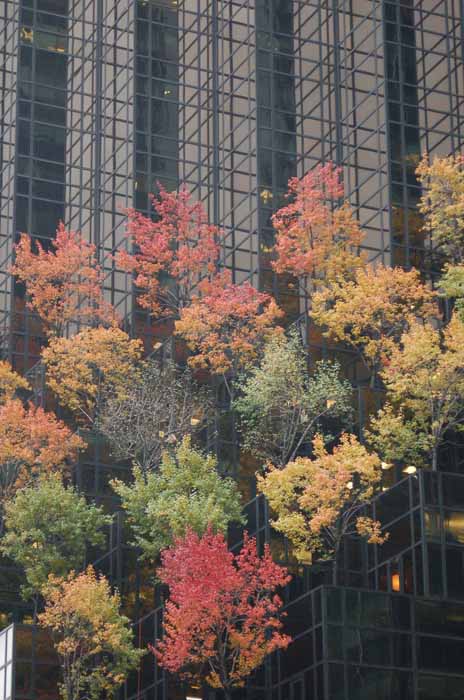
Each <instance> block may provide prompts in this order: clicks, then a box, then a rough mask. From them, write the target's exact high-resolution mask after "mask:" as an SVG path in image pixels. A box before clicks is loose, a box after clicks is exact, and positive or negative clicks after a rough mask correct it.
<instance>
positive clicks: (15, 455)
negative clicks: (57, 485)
mask: <svg viewBox="0 0 464 700" xmlns="http://www.w3.org/2000/svg"><path fill="white" fill-rule="evenodd" d="M84 447H85V443H84V441H83V440H82V439H81V438H80V437H79V436H78V435H76V434H74V433H73V432H72V431H71V430H70V429H69V428H68V427H66V426H65V425H64V423H62V421H60V420H58V419H57V418H56V417H55V415H54V414H53V413H48V412H46V411H44V410H43V408H40V407H39V408H36V407H35V406H33V405H32V404H30V405H29V406H28V407H26V408H25V407H24V406H23V404H22V403H21V402H20V401H19V400H18V399H10V400H9V401H7V402H6V403H5V404H4V405H3V406H0V509H3V508H4V506H5V503H6V501H8V500H9V499H11V498H12V497H13V496H14V494H15V493H16V491H17V490H18V489H20V488H22V487H24V486H28V485H29V484H30V483H32V482H33V481H35V480H37V479H38V478H39V477H40V476H42V475H44V474H48V473H52V472H58V473H63V472H65V473H66V471H67V470H68V469H69V466H70V464H71V463H72V462H73V461H74V460H75V459H76V457H77V454H78V452H79V450H82V449H84Z"/></svg>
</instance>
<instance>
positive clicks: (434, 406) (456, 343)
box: [382, 316, 464, 469]
mask: <svg viewBox="0 0 464 700" xmlns="http://www.w3.org/2000/svg"><path fill="white" fill-rule="evenodd" d="M382 377H383V381H384V383H385V386H386V388H387V397H388V400H389V401H390V402H391V403H392V404H393V405H394V406H395V407H398V408H400V409H402V410H404V411H406V412H407V413H408V414H409V415H410V416H412V417H413V418H415V420H416V421H420V422H421V423H422V425H423V426H425V428H422V433H424V432H425V433H426V435H427V436H428V440H429V446H430V447H429V454H430V457H431V461H432V467H433V469H437V465H438V450H439V447H440V445H441V444H442V443H443V440H444V438H445V435H446V434H447V433H448V432H449V431H451V430H463V429H464V403H463V402H464V324H463V323H462V321H460V320H459V318H458V317H456V316H455V317H453V318H452V319H451V321H450V323H449V324H448V326H446V327H445V328H444V329H443V330H441V329H436V328H434V327H433V326H431V325H421V324H418V323H416V324H413V325H412V327H411V328H410V330H409V331H408V332H407V333H405V334H404V335H403V336H402V338H401V346H399V347H396V348H394V350H393V352H392V353H391V355H390V359H389V362H388V364H387V365H386V366H385V369H384V370H383V372H382Z"/></svg>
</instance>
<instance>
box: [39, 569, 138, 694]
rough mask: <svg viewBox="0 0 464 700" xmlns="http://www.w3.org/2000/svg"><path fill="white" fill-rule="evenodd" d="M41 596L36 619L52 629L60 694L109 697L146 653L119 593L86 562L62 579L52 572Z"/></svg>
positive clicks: (42, 625) (43, 625) (48, 628)
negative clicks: (137, 642)
mask: <svg viewBox="0 0 464 700" xmlns="http://www.w3.org/2000/svg"><path fill="white" fill-rule="evenodd" d="M43 595H44V599H45V610H44V612H43V613H41V614H40V615H39V624H40V626H41V627H43V628H45V629H46V630H48V631H49V632H50V634H51V636H52V638H53V640H54V645H55V649H56V651H57V654H58V657H59V659H60V665H61V672H62V683H61V686H60V693H61V697H62V699H63V700H84V698H85V699H86V700H97V698H100V697H102V694H104V696H105V697H107V698H111V697H112V696H113V695H114V692H115V690H117V688H119V687H120V686H121V685H122V683H123V682H124V681H125V679H126V677H127V675H128V673H129V672H130V671H132V670H134V669H135V668H137V666H138V663H139V659H140V657H141V656H142V655H143V653H144V652H143V651H141V650H138V649H135V648H134V646H133V639H132V637H133V635H132V632H131V629H130V627H129V620H128V618H127V617H125V616H124V615H121V613H120V612H119V610H120V607H121V600H120V597H119V594H118V593H112V592H111V588H110V585H109V583H108V581H107V579H106V578H105V577H104V576H97V575H96V574H95V571H94V570H93V569H92V567H88V569H87V570H86V571H84V572H82V573H80V574H78V575H76V574H75V573H74V572H72V573H71V574H70V575H69V576H68V577H67V578H64V579H63V578H55V577H53V576H51V577H50V578H49V583H48V585H47V586H46V587H45V589H44V590H43Z"/></svg>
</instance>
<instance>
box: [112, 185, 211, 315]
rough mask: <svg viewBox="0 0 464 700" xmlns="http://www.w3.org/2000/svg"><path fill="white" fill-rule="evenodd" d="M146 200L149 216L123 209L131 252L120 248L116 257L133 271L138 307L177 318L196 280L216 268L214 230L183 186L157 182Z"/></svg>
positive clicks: (200, 205)
mask: <svg viewBox="0 0 464 700" xmlns="http://www.w3.org/2000/svg"><path fill="white" fill-rule="evenodd" d="M152 204H153V209H154V211H155V218H154V220H153V219H151V218H148V217H146V216H144V215H143V214H140V213H139V212H137V211H135V210H134V209H129V210H128V231H127V238H128V240H129V242H130V244H131V245H132V246H134V247H135V252H126V251H120V252H118V253H117V255H116V260H117V263H118V264H119V266H120V267H121V268H122V269H123V270H126V271H127V272H131V273H133V274H134V275H135V284H136V286H137V287H138V288H139V289H140V294H139V295H138V297H137V299H138V302H139V304H140V305H141V306H143V307H144V308H146V309H149V310H150V312H151V313H152V314H154V315H155V316H165V317H166V316H168V317H174V318H177V316H178V313H179V310H180V309H181V308H182V307H183V306H184V305H185V304H187V303H189V302H190V300H191V297H192V291H193V289H194V288H195V286H196V284H197V283H198V280H199V279H200V278H201V277H203V276H205V275H211V274H213V273H214V272H215V271H216V266H217V263H218V260H219V245H218V238H219V236H220V231H219V230H218V229H217V228H216V227H215V226H211V225H210V224H208V220H207V215H206V212H205V211H204V209H203V206H202V204H201V202H193V203H192V201H191V194H190V192H188V190H187V189H185V188H183V189H181V190H180V191H179V192H167V191H166V190H165V189H164V188H163V187H162V186H159V196H158V198H155V197H152Z"/></svg>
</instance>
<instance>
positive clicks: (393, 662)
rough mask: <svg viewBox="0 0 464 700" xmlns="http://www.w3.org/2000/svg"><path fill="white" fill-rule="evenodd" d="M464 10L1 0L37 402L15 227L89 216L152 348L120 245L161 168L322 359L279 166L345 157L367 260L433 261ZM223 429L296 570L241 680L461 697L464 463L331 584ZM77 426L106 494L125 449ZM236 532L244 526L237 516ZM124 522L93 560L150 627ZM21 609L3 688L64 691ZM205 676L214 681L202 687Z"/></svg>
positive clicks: (5, 350)
mask: <svg viewBox="0 0 464 700" xmlns="http://www.w3.org/2000/svg"><path fill="white" fill-rule="evenodd" d="M462 14H463V9H462V2H461V1H460V0H390V1H387V0H326V1H324V2H321V1H320V0H229V1H228V2H219V0H120V1H118V2H114V0H111V1H110V0H3V2H2V3H1V4H0V122H1V123H0V127H1V129H0V131H1V135H0V169H1V188H0V342H1V355H2V357H5V358H9V359H10V360H11V361H12V363H13V365H14V366H15V368H17V369H18V370H20V371H29V372H31V371H32V372H36V376H37V378H38V387H39V388H38V390H37V391H36V395H35V398H36V399H37V400H38V401H43V400H44V398H43V392H42V391H41V390H40V381H41V375H40V368H39V369H37V361H38V358H39V351H40V347H41V344H42V343H43V333H42V329H41V328H40V324H39V323H38V321H37V319H36V318H34V316H33V315H32V314H31V313H30V312H29V311H28V310H27V309H26V307H25V302H24V290H23V289H22V288H21V286H20V285H16V284H14V283H13V282H12V280H11V276H10V275H9V274H8V269H9V266H10V264H11V261H12V250H13V245H14V242H15V240H16V239H17V236H18V234H19V233H21V232H24V231H25V232H28V233H30V234H32V235H33V236H34V237H35V238H37V239H40V240H41V241H42V243H43V245H44V246H48V245H50V240H51V239H52V238H53V235H54V231H55V229H56V226H57V224H58V222H59V221H60V220H63V221H64V223H65V225H66V226H68V227H69V228H72V229H73V230H79V231H81V232H82V234H83V235H84V237H85V238H86V239H87V240H89V241H91V242H92V243H94V244H95V246H96V250H97V255H98V258H99V260H100V262H101V263H102V265H103V267H104V270H105V290H106V294H107V296H108V299H109V300H110V301H111V302H112V303H113V304H114V305H115V306H116V307H117V310H118V311H119V314H120V316H121V317H122V319H123V323H124V326H125V327H126V328H127V329H128V330H130V332H131V333H132V334H134V335H137V336H140V337H142V338H144V340H145V341H146V346H147V347H148V348H149V349H150V348H152V347H153V344H154V342H155V340H156V339H158V338H159V336H160V333H162V330H161V331H160V328H159V327H156V326H155V324H154V323H153V321H152V319H150V318H149V317H148V315H147V314H146V313H145V312H144V311H143V310H141V309H140V308H138V307H137V304H136V303H135V302H136V298H135V295H134V293H133V289H132V284H131V279H130V277H129V276H127V275H126V274H124V273H123V272H121V271H120V270H118V269H117V268H116V266H115V262H114V258H113V255H114V252H115V250H116V248H117V247H118V246H120V245H121V242H122V240H123V235H124V220H125V216H124V209H125V208H126V207H128V206H134V207H136V208H137V209H138V210H140V211H143V212H145V213H148V212H149V211H150V200H149V195H150V193H154V192H156V191H157V188H158V183H160V184H161V185H163V186H164V187H166V188H168V189H173V188H176V187H178V186H179V185H180V184H181V183H185V185H186V186H187V187H188V188H189V189H190V190H191V191H192V193H193V195H194V197H195V198H197V199H199V200H201V201H202V202H203V203H204V205H205V208H206V209H207V211H208V215H209V218H210V220H211V221H212V222H213V223H215V224H217V225H218V226H220V227H222V228H223V229H224V232H225V236H224V243H223V248H222V263H223V265H224V266H225V267H227V268H228V269H230V270H231V272H232V275H233V278H234V280H235V281H237V282H240V281H243V280H250V281H251V282H252V283H253V284H254V285H255V286H257V287H259V288H261V289H263V290H267V291H270V292H272V293H273V294H274V295H275V296H276V297H277V299H278V301H279V303H280V304H281V305H282V307H283V308H284V309H285V311H286V312H287V315H288V318H289V320H292V321H294V322H297V323H298V324H299V327H300V328H301V330H302V334H303V337H304V339H305V341H306V342H307V343H308V344H310V345H311V347H312V350H313V355H314V357H315V358H316V357H318V356H320V355H321V354H323V353H325V352H326V347H325V344H324V342H323V341H322V339H321V338H320V336H317V335H316V333H315V332H314V329H312V328H310V327H309V321H308V315H307V313H306V311H307V304H308V300H307V298H306V296H305V290H304V289H302V288H300V287H299V286H298V283H297V282H296V281H295V280H294V279H292V278H290V277H288V276H284V275H281V276H277V275H275V274H274V272H273V271H272V269H271V265H270V258H269V248H270V246H271V245H272V242H273V229H272V224H271V216H272V214H273V212H274V211H275V210H276V208H278V207H279V206H281V205H282V203H283V202H284V199H283V195H284V193H285V191H286V188H287V181H288V179H289V177H292V176H294V175H296V176H302V175H303V174H304V173H305V172H307V171H308V170H309V169H310V168H312V167H314V166H315V165H317V164H318V163H320V162H326V161H327V160H333V161H335V162H336V163H337V164H338V165H340V166H341V167H342V168H343V172H344V181H345V187H346V195H347V197H348V199H349V201H350V202H351V204H352V206H353V207H354V209H355V211H356V213H357V216H358V218H359V220H360V223H361V225H362V227H363V229H364V231H365V233H366V237H365V241H364V244H363V245H364V248H365V250H366V251H367V253H368V255H369V257H370V259H372V260H378V261H383V262H385V263H393V264H400V265H404V266H406V267H409V266H411V265H417V266H419V267H421V268H422V269H423V270H424V271H425V272H426V273H427V274H432V275H433V273H434V269H433V260H432V258H431V256H430V243H429V241H427V240H426V239H425V238H424V236H423V234H422V233H421V231H420V224H421V222H420V217H419V215H418V212H417V202H418V198H419V196H420V190H419V187H418V183H417V180H416V177H415V174H414V171H415V168H416V165H417V163H418V159H419V158H420V156H421V154H422V153H423V152H424V151H427V152H428V153H429V154H430V155H432V156H434V155H446V154H448V153H451V152H457V151H459V150H460V149H461V148H462V145H463V143H462V142H463V139H464V124H463V119H464V117H461V114H464V109H463V102H464V84H463V80H464V73H463V55H464V40H463V26H464V24H463V20H464V18H463V16H462ZM337 356H338V357H339V359H340V361H341V362H342V364H343V367H344V369H345V371H346V374H347V376H348V377H349V378H350V379H351V380H352V382H353V384H354V386H355V388H356V390H357V392H358V393H357V396H358V399H359V400H358V409H359V410H358V415H357V422H358V425H359V426H362V423H363V419H364V416H365V414H366V412H367V409H368V408H369V407H370V408H371V409H372V406H373V405H374V404H375V402H378V399H379V397H378V396H377V395H376V394H375V393H374V392H371V391H370V390H368V391H367V390H366V389H365V380H366V377H365V375H363V374H362V372H360V367H359V363H358V362H357V361H356V359H355V358H354V357H353V356H352V355H351V354H350V353H344V352H341V351H337ZM218 428H219V432H220V439H219V440H218V441H217V443H216V447H217V451H218V454H219V457H220V460H221V463H222V464H223V466H224V468H225V469H226V470H228V471H230V472H232V473H234V474H237V475H238V476H239V478H241V485H243V490H244V492H246V493H247V495H248V497H249V502H248V504H247V506H246V507H245V512H246V515H247V519H248V525H247V527H248V530H249V531H250V533H252V534H254V535H256V537H257V540H258V545H259V546H260V547H261V546H262V545H263V543H264V542H270V544H271V547H272V551H273V554H274V556H275V558H276V559H277V560H279V561H281V562H283V563H285V564H287V565H288V566H289V568H290V570H291V572H292V574H293V580H292V583H291V584H290V585H289V586H288V588H287V589H286V591H285V592H284V597H285V602H286V605H287V611H288V621H289V625H290V627H291V633H292V634H293V635H294V636H295V642H294V643H293V644H292V645H291V647H290V648H289V650H288V652H287V653H285V654H281V655H276V657H275V658H272V659H270V660H269V661H268V662H267V663H266V665H265V667H264V668H263V669H262V670H261V671H260V672H259V673H258V674H257V675H256V677H255V678H254V679H252V681H251V682H250V684H249V686H248V687H247V688H246V689H244V690H243V691H240V692H239V693H238V696H237V698H248V699H249V700H252V699H254V700H303V699H304V700H306V699H308V700H313V699H314V700H329V698H330V700H338V699H340V700H341V699H342V698H343V699H344V700H348V699H349V700H358V699H359V700H361V699H362V700H364V699H365V698H372V697H374V696H375V697H377V696H378V697H379V699H380V698H382V700H383V698H388V699H389V700H390V699H391V700H393V698H395V700H439V698H440V700H441V699H442V698H443V697H449V698H450V699H452V700H457V699H458V698H459V699H460V700H464V690H463V688H464V682H463V681H464V678H463V674H462V669H461V667H460V666H459V663H458V660H459V659H461V660H462V645H463V644H464V628H463V624H464V623H463V611H462V609H461V608H462V605H464V601H463V596H464V594H463V593H462V590H463V587H462V581H463V578H464V486H463V483H464V477H460V476H458V475H453V474H444V473H443V474H431V473H421V474H417V475H413V476H411V477H408V478H406V479H404V480H402V481H401V482H400V483H399V484H397V485H396V486H394V487H393V488H390V489H389V490H388V491H386V492H385V494H383V495H382V496H380V497H379V498H378V499H376V501H375V502H374V503H373V505H372V512H373V515H374V516H375V517H379V519H381V520H382V522H383V523H384V524H385V526H386V529H387V530H388V531H389V532H390V538H389V540H388V542H387V543H386V544H385V545H383V546H382V547H372V548H370V549H369V551H368V550H367V548H366V547H365V546H364V545H363V544H362V543H360V542H359V541H358V540H355V539H353V540H349V541H346V542H345V543H344V547H343V551H342V557H343V561H342V565H341V566H340V573H339V577H340V580H339V581H338V583H339V584H342V585H344V586H346V588H342V587H341V586H340V585H339V586H338V587H337V586H335V587H334V586H331V585H330V583H331V580H332V572H331V569H330V565H329V564H328V563H327V564H322V565H320V566H319V567H311V568H310V567H306V566H300V565H299V566H297V565H296V564H295V562H294V561H293V560H292V557H291V552H290V551H289V547H288V544H287V543H286V542H285V540H283V539H282V538H281V537H280V536H277V534H276V533H274V532H273V531H272V529H271V527H270V525H269V514H268V510H267V505H266V503H265V501H264V499H262V498H255V497H253V496H254V493H253V485H252V483H251V482H252V479H249V478H248V475H249V474H251V473H252V472H253V471H254V466H253V465H251V466H250V465H247V464H245V462H244V460H243V459H242V461H241V462H240V455H239V450H238V446H237V439H236V435H235V428H234V425H233V421H232V420H231V419H230V416H225V417H224V418H223V420H222V423H221V425H220V426H218ZM86 439H88V442H89V449H88V451H87V452H86V454H85V456H84V457H83V458H82V459H81V462H80V464H79V465H78V467H77V471H76V481H77V483H78V485H79V486H80V487H81V488H82V489H83V490H85V491H86V492H87V493H88V494H89V496H91V497H93V498H95V499H96V500H98V501H100V502H101V501H104V502H106V503H110V500H111V496H110V494H111V489H110V487H109V480H110V478H111V477H113V476H115V475H117V474H118V473H120V472H121V471H124V470H126V469H127V465H125V464H122V463H117V464H115V463H114V460H112V458H111V456H110V454H109V452H108V450H107V448H106V446H105V445H104V444H102V442H101V440H99V439H97V438H96V437H95V436H91V435H90V436H86ZM461 452H462V450H461ZM441 465H442V467H443V468H444V469H446V471H453V470H454V471H459V469H460V468H461V466H462V456H461V453H460V452H459V450H457V449H455V448H454V447H453V448H450V449H448V448H445V449H444V450H443V454H442V457H441ZM229 534H230V542H231V546H232V547H238V546H239V545H240V541H241V537H242V533H241V531H231V532H230V533H229ZM127 541H128V537H127V533H126V529H125V526H124V523H123V521H122V518H121V517H120V516H117V517H116V518H115V521H114V523H113V525H112V527H111V528H110V531H109V534H108V546H107V548H106V550H105V551H103V552H100V553H96V552H90V553H89V561H92V562H94V563H95V564H96V566H97V567H98V568H99V569H100V570H101V571H103V572H104V573H105V574H106V575H108V576H109V577H110V579H111V580H112V582H113V583H114V584H115V585H117V586H118V587H119V588H120V590H121V593H122V595H123V599H124V605H125V608H126V611H127V613H128V614H129V615H130V617H131V619H132V620H134V625H135V627H134V629H135V632H136V639H137V642H138V644H140V646H145V645H146V643H147V642H150V641H153V640H154V638H156V636H157V635H158V634H159V630H160V624H161V619H162V611H161V608H160V600H159V599H158V598H159V591H157V589H156V588H155V587H154V585H153V571H152V570H150V569H149V568H147V567H144V566H142V565H141V564H140V563H139V562H138V559H137V552H135V551H134V550H133V549H132V548H131V547H130V546H128V544H127ZM15 577H17V572H14V571H13V570H12V569H11V568H10V567H9V565H8V563H7V562H2V567H1V568H0V612H1V613H2V615H3V616H4V618H2V620H3V621H5V620H12V619H15V620H19V619H22V618H23V617H27V616H28V615H29V614H30V610H29V609H28V608H27V607H26V606H23V605H22V604H21V602H20V599H19V596H18V583H19V582H18V581H17V580H16V578H15ZM9 629H10V630H11V629H12V628H9ZM15 629H16V630H18V631H17V632H15V634H17V635H20V636H18V637H17V639H19V638H20V637H21V635H22V637H21V639H22V640H23V641H22V642H21V645H18V644H17V645H16V649H17V653H16V656H15V663H17V667H16V670H15V671H14V672H13V671H11V673H12V675H10V678H12V679H13V678H16V679H18V680H16V681H15V682H14V683H13V681H11V683H10V686H8V683H7V681H6V680H5V679H6V678H7V668H8V665H9V664H10V661H8V659H9V657H6V656H5V657H1V650H2V648H3V647H2V644H3V642H2V639H4V640H7V639H9V637H8V634H10V632H7V633H5V632H4V633H3V634H7V636H6V637H3V634H2V636H0V657H1V658H0V686H1V687H2V688H3V691H1V692H3V697H5V699H6V698H8V697H10V696H11V693H12V692H13V691H12V688H16V690H15V691H14V692H15V693H16V695H17V696H18V697H29V698H32V697H39V695H40V694H42V695H45V694H46V695H47V697H54V696H53V692H54V691H52V690H51V689H50V688H48V689H46V688H44V689H42V690H40V692H39V689H38V686H34V685H33V683H35V680H34V681H33V680H31V678H32V679H34V678H35V679H36V680H37V679H39V680H40V678H41V677H42V675H44V674H45V675H47V674H48V671H46V670H44V669H45V666H43V667H42V670H40V672H39V671H37V670H34V669H35V668H36V667H35V666H34V664H36V661H37V659H38V657H37V659H36V657H34V654H35V652H34V653H33V652H29V651H27V649H28V648H29V649H34V644H35V643H36V642H35V641H34V640H35V639H36V638H35V637H34V635H33V634H32V632H31V631H30V628H24V630H23V628H21V627H16V628H15ZM21 630H22V631H21ZM20 631H21V634H20ZM11 634H13V632H11ZM28 635H29V636H28ZM28 640H29V641H28ZM5 644H7V642H6V641H5ZM28 645H29V646H28ZM5 648H6V647H5ZM2 658H4V661H5V663H4V664H3V666H2V663H3V662H2ZM34 659H36V660H34ZM37 663H38V662H37ZM40 663H42V662H40ZM43 663H44V664H47V663H49V662H48V661H43ZM50 664H51V662H50ZM10 667H11V664H10ZM51 667H52V664H51V665H50V668H51ZM2 674H3V675H2ZM28 674H29V675H28ZM2 678H4V681H3V686H2V685H1V684H2V680H1V679H2ZM50 678H54V676H53V673H52V671H50ZM45 680H46V679H44V681H45ZM12 683H13V684H12ZM21 688H22V690H21ZM124 692H125V697H126V698H132V697H134V698H135V697H137V698H141V697H144V698H147V700H148V698H152V699H153V700H171V699H172V700H178V699H179V700H184V699H185V696H186V694H189V693H187V691H186V689H185V688H181V687H178V686H176V685H173V684H172V681H170V680H169V679H167V677H166V675H165V674H164V673H163V672H162V671H161V670H160V669H159V668H157V667H156V665H155V664H154V662H153V659H152V657H151V656H147V657H145V658H144V660H143V666H142V670H141V672H140V674H139V675H138V676H137V677H134V678H132V679H130V681H129V682H128V684H127V687H126V688H125V691H124ZM189 692H190V694H191V695H192V697H193V696H196V695H198V692H199V691H198V690H195V689H193V690H191V691H189ZM205 692H206V691H205ZM206 697H207V698H208V700H212V699H213V698H215V699H216V700H220V694H219V693H217V694H216V693H214V692H213V691H211V692H210V694H209V695H207V696H206V695H205V698H206ZM0 700H2V698H1V697H0Z"/></svg>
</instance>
